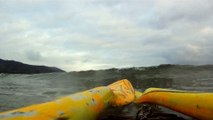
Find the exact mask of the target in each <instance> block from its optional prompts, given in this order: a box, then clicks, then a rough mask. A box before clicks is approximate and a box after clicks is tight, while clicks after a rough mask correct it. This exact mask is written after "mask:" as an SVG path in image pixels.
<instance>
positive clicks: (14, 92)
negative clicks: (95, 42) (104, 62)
mask: <svg viewBox="0 0 213 120" xmlns="http://www.w3.org/2000/svg"><path fill="white" fill-rule="evenodd" d="M124 78H126V79H129V80H130V82H131V83H132V84H133V86H134V87H135V89H137V90H140V91H144V90H145V89H147V88H150V87H160V88H170V89H181V90H191V91H206V92H213V67H212V66H179V65H175V66H174V65H163V66H158V67H149V68H144V67H141V68H126V69H108V70H99V71H93V70H91V71H81V72H62V73H46V74H3V73H1V74H0V112H2V111H6V110H11V109H15V108H19V107H23V106H27V105H31V104H35V103H41V102H46V101H50V100H54V99H57V98H59V97H61V96H65V95H69V94H72V93H75V92H79V91H83V90H87V89H91V88H93V87H97V86H102V85H108V84H110V83H112V82H115V81H117V80H119V79H124ZM162 109H164V108H162ZM164 110H165V111H167V112H172V113H174V114H177V115H180V116H182V117H184V118H185V119H192V118H190V117H187V116H184V115H182V114H179V113H175V112H173V111H170V110H167V109H164ZM119 112H120V114H122V115H125V116H133V117H134V116H136V113H137V107H135V106H134V105H130V106H127V107H126V108H122V110H120V111H119ZM116 114H117V113H116Z"/></svg>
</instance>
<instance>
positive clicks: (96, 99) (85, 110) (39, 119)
mask: <svg viewBox="0 0 213 120" xmlns="http://www.w3.org/2000/svg"><path fill="white" fill-rule="evenodd" d="M134 99H135V95H134V89H133V87H132V85H131V83H130V82H129V81H128V80H125V79H124V80H120V81H117V82H115V83H113V84H110V85H108V86H102V87H97V88H94V89H90V90H87V91H84V92H79V93H76V94H72V95H69V96H65V97H62V98H60V99H57V100H54V101H50V102H46V103H42V104H36V105H32V106H28V107H23V108H19V109H15V110H11V111H7V112H3V113H0V120H85V119H86V120H95V119H96V118H97V116H98V115H99V114H100V113H101V112H102V111H103V110H104V109H106V108H107V107H110V106H122V105H126V104H129V103H130V102H132V101H133V100H134Z"/></svg>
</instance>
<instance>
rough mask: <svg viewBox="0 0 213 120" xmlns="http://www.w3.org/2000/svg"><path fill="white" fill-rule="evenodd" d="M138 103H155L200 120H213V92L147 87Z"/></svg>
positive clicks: (137, 100)
mask: <svg viewBox="0 0 213 120" xmlns="http://www.w3.org/2000/svg"><path fill="white" fill-rule="evenodd" d="M135 102H136V103H154V104H158V105H162V106H165V107H167V108H170V109H172V110H175V111H178V112H181V113H183V114H186V115H189V116H192V117H194V118H197V119H200V120H213V93H201V92H190V91H181V90H169V89H160V88H150V89H147V90H146V91H145V92H144V93H143V94H142V95H141V97H139V98H137V99H136V100H135Z"/></svg>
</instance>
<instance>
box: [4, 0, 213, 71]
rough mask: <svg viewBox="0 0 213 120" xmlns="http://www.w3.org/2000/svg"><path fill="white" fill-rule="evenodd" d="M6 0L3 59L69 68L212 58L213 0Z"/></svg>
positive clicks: (204, 61) (194, 61)
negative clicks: (12, 0) (19, 0)
mask: <svg viewBox="0 0 213 120" xmlns="http://www.w3.org/2000/svg"><path fill="white" fill-rule="evenodd" d="M0 2H1V3H2V4H0V6H1V7H0V10H1V11H0V17H1V18H2V19H0V27H1V29H0V34H1V35H0V38H1V40H0V57H4V58H8V59H9V58H10V59H15V60H20V61H22V62H27V63H32V64H45V65H51V66H53V65H55V66H58V67H61V68H63V69H65V70H67V71H70V70H83V69H84V70H85V69H103V68H109V67H125V66H147V65H158V64H162V63H164V64H166V63H174V64H209V63H212V61H211V60H212V58H213V55H212V53H213V51H212V45H213V42H212V38H213V36H212V33H213V22H212V21H213V18H212V11H213V7H212V5H213V3H212V1H211V0H209V1H208V0H202V1H199V0H187V1H186V0H181V1H179V0H174V1H164V0H157V1H156V0H133V1H130V0H127V1H123V0H116V1H114V0H108V1H106V0H101V1H99V0H92V2H88V1H87V0H79V1H72V0H71V1H68V0H53V1H52V0H51V1H50V0H45V1H44V0H38V1H37V2H36V3H33V2H35V1H27V0H21V2H20V3H19V2H11V1H10V0H9V2H6V3H4V2H2V1H0ZM23 6H26V8H25V7H23ZM17 49H18V51H17ZM5 51H8V52H7V53H6V52H5Z"/></svg>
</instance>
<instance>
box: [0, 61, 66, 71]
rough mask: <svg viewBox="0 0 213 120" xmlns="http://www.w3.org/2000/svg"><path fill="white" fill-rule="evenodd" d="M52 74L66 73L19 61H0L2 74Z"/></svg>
mask: <svg viewBox="0 0 213 120" xmlns="http://www.w3.org/2000/svg"><path fill="white" fill-rule="evenodd" d="M52 72H64V71H63V70H61V69H59V68H56V67H47V66H36V65H28V64H24V63H21V62H17V61H12V60H2V59H0V73H13V74H37V73H52Z"/></svg>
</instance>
